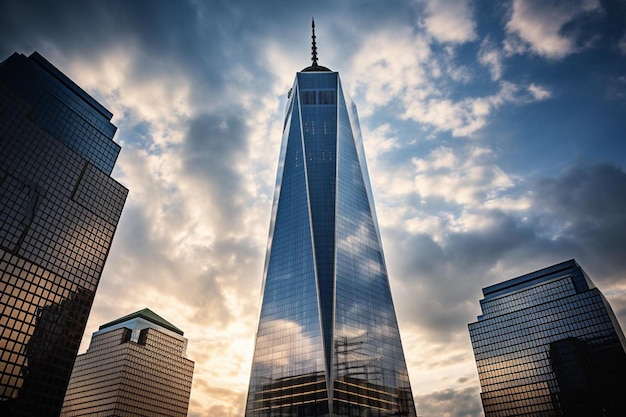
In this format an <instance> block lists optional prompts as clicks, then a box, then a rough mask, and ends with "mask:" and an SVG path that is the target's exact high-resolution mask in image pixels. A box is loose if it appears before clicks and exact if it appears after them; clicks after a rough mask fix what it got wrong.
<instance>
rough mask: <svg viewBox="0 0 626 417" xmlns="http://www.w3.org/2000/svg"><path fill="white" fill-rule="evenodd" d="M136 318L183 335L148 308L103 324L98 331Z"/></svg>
mask: <svg viewBox="0 0 626 417" xmlns="http://www.w3.org/2000/svg"><path fill="white" fill-rule="evenodd" d="M136 318H142V319H146V320H148V321H149V322H151V323H154V324H156V325H159V326H161V327H165V328H166V329H168V330H171V331H173V332H174V333H178V334H179V335H181V336H183V335H184V333H183V331H182V330H180V329H179V328H178V327H176V326H174V325H173V324H172V323H170V322H169V321H167V320H165V319H164V318H163V317H161V316H159V315H158V314H157V313H155V312H154V311H152V310H150V309H149V308H144V309H143V310H139V311H136V312H134V313H131V314H129V315H127V316H124V317H120V318H119V319H116V320H113V321H110V322H108V323H105V324H103V325H102V326H100V327H99V329H98V330H102V329H106V328H107V327H111V326H115V325H116V324H119V323H123V322H125V321H129V320H132V319H136Z"/></svg>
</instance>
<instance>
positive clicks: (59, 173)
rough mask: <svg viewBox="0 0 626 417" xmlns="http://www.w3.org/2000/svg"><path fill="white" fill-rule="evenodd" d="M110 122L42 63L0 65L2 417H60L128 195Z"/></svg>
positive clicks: (13, 60) (26, 60) (19, 58)
mask: <svg viewBox="0 0 626 417" xmlns="http://www.w3.org/2000/svg"><path fill="white" fill-rule="evenodd" d="M111 117H112V114H111V113H110V112H109V111H107V110H106V109H105V108H104V107H102V106H101V105H100V104H98V103H97V102H96V101H95V100H94V99H93V98H91V97H90V96H89V95H87V94H86V93H85V92H84V91H83V90H81V89H80V88H79V87H78V86H77V85H76V84H74V83H73V82H72V81H71V80H70V79H69V78H67V77H66V76H65V75H63V74H62V73H61V72H60V71H59V70H57V69H56V68H55V67H54V66H52V64H50V63H49V62H48V61H46V60H45V59H44V58H43V57H42V56H41V55H39V54H38V53H36V52H35V53H33V54H32V55H30V56H29V57H26V56H24V55H21V54H17V53H16V54H13V55H12V56H11V57H9V58H7V59H6V60H5V61H3V62H2V63H0V415H2V416H36V417H45V416H55V417H56V416H58V415H59V412H60V410H61V405H62V404H63V397H64V395H65V390H66V387H67V383H68V380H69V377H70V373H71V371H72V365H73V364H74V359H75V358H76V354H77V353H78V347H79V344H80V341H81V338H82V335H83V332H84V330H85V325H86V323H87V317H88V316H89V310H90V309H91V305H92V302H93V299H94V295H95V291H96V288H97V287H98V281H99V280H100V275H101V274H102V269H103V267H104V262H105V260H106V258H107V255H108V252H109V247H110V245H111V240H112V239H113V234H114V233H115V229H116V227H117V222H118V219H119V217H120V214H121V211H122V207H123V206H124V202H125V200H126V195H127V194H128V190H126V189H125V188H124V187H123V186H121V185H120V184H118V183H117V182H116V181H114V180H113V179H112V178H111V177H110V175H111V170H112V169H113V165H114V164H115V160H116V158H117V155H118V153H119V151H120V147H119V146H118V145H117V144H116V143H114V142H113V135H114V134H115V130H116V127H115V126H113V125H112V124H111V122H110V120H111Z"/></svg>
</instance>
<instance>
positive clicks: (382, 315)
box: [246, 26, 415, 417]
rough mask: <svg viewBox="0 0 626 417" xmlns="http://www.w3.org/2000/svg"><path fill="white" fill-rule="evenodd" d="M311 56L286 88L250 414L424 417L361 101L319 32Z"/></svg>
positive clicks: (255, 416) (265, 416) (256, 416)
mask: <svg viewBox="0 0 626 417" xmlns="http://www.w3.org/2000/svg"><path fill="white" fill-rule="evenodd" d="M313 30H314V26H313ZM312 58H313V59H312V61H313V62H312V65H311V66H310V67H308V68H305V69H304V70H302V71H301V72H299V73H297V75H296V79H295V82H294V85H293V88H292V89H291V90H290V92H289V94H288V102H287V109H286V112H285V121H284V128H283V139H282V146H281V151H280V161H279V165H278V176H277V181H276V190H275V196H274V203H273V210H272V218H271V223H270V233H269V240H268V246H267V255H266V262H265V270H264V283H263V296H262V304H261V312H260V319H259V328H258V332H257V339H256V348H255V352H254V359H253V363H252V374H251V378H250V388H249V391H248V399H247V404H246V416H247V417H262V416H263V417H272V416H293V417H296V416H297V417H300V416H329V417H330V416H333V417H336V416H351V417H352V416H355V417H356V416H368V417H369V416H377V417H378V416H380V417H382V416H391V415H404V416H415V406H414V404H413V396H412V394H411V387H410V384H409V378H408V373H407V368H406V364H405V360H404V354H403V351H402V344H401V341H400V334H399V332H398V325H397V322H396V316H395V311H394V308H393V302H392V299H391V292H390V288H389V280H388V276H387V269H386V267H385V260H384V256H383V251H382V246H381V241H380V233H379V229H378V224H377V221H376V215H375V211H374V201H373V199H372V192H371V187H370V183H369V178H368V174H367V167H366V163H365V155H364V152H363V145H362V142H361V131H360V128H359V122H358V118H357V113H356V107H355V106H354V104H353V103H352V101H351V100H350V98H349V96H348V94H347V93H346V92H345V91H344V90H343V87H342V84H341V80H340V77H339V74H338V73H337V72H333V71H331V70H329V69H328V68H326V67H322V66H320V65H318V63H317V51H316V46H315V31H313V57H312Z"/></svg>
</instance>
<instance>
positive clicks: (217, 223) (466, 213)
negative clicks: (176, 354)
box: [0, 0, 626, 417]
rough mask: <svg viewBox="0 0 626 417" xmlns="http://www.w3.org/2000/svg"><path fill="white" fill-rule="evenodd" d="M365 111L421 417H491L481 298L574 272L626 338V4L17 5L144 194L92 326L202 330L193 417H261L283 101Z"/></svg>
mask: <svg viewBox="0 0 626 417" xmlns="http://www.w3.org/2000/svg"><path fill="white" fill-rule="evenodd" d="M311 16H315V19H316V26H317V41H318V51H319V58H320V64H321V65H324V66H327V67H329V68H331V69H333V70H336V71H339V72H340V73H341V75H342V80H343V82H344V85H346V86H347V88H348V89H349V91H350V94H351V95H352V98H353V99H354V101H355V103H356V104H357V106H358V109H359V114H360V119H361V124H362V129H363V139H364V144H365V148H366V154H367V157H368V163H369V168H370V176H371V180H372V186H373V191H374V196H375V200H376V206H377V212H378V215H379V223H380V226H381V228H382V240H383V245H384V249H385V255H386V258H387V262H388V269H389V272H390V280H391V287H392V292H393V294H394V298H395V304H396V310H397V314H398V321H399V325H400V331H401V335H402V339H403V343H404V349H405V354H406V356H407V362H408V366H409V374H410V377H411V382H412V387H413V393H414V395H415V397H416V404H417V408H418V414H420V415H422V416H425V417H427V416H443V417H445V416H481V415H482V407H481V405H480V397H479V392H480V387H479V383H478V377H477V373H476V368H475V365H474V361H473V354H472V350H471V346H470V341H469V335H468V332H467V324H468V323H469V322H472V321H475V320H476V315H477V314H479V313H480V310H479V305H478V300H479V299H480V298H481V288H482V287H484V286H487V285H490V284H493V283H495V282H498V281H502V280H505V279H508V278H512V277H515V276H517V275H520V274H523V273H527V272H530V271H533V270H536V269H539V268H542V267H545V266H549V265H551V264H553V263H557V262H560V261H564V260H567V259H571V258H575V259H576V260H577V261H578V262H579V263H580V264H581V265H582V267H583V268H584V269H585V270H586V271H587V273H588V274H589V275H590V276H591V277H592V279H593V280H594V282H595V283H596V285H597V286H598V287H599V288H600V289H601V290H602V291H603V292H604V294H605V295H606V296H607V297H608V299H609V301H610V302H611V304H612V305H613V308H614V310H615V312H616V313H617V315H618V317H619V319H620V322H621V324H622V326H623V327H624V325H626V242H625V239H624V235H625V232H626V134H625V132H626V31H625V27H626V25H625V23H624V22H626V2H625V1H624V0H608V1H599V0H572V1H558V0H550V1H545V0H512V1H501V2H494V1H487V0H484V1H455V0H445V1H444V0H441V1H435V0H392V1H375V0H366V1H365V0H362V1H356V0H342V1H328V0H320V1H315V2H313V1H306V2H301V1H280V0H270V1H263V2H261V1H258V0H234V1H229V0H216V1H210V0H207V1H202V0H193V1H182V0H181V1H170V2H165V1H127V0H120V1H116V0H113V1H84V0H81V1H75V2H74V1H63V2H48V1H42V2H37V1H29V0H25V1H20V2H17V1H12V0H0V59H4V58H5V57H7V56H9V55H10V54H11V53H13V52H15V51H17V52H21V53H24V54H30V53H31V52H33V51H35V50H36V51H38V52H40V53H41V54H42V55H43V56H44V57H46V58H47V59H48V60H50V61H51V62H52V63H53V64H54V65H56V66H57V67H58V68H59V69H60V70H62V71H63V72H64V73H65V74H67V75H68V76H69V77H70V78H72V79H73V80H74V81H75V82H76V83H78V84H79V85H80V86H82V87H83V88H84V89H85V90H86V91H88V92H89V93H90V94H91V95H93V96H94V97H95V98H96V99H97V100H99V101H100V102H101V103H102V104H103V105H105V107H107V108H108V109H109V110H111V111H112V112H113V113H114V114H115V116H114V118H113V122H114V124H115V125H117V126H118V133H117V135H116V141H117V142H118V143H119V144H121V145H122V152H121V154H120V157H119V159H118V161H117V166H116V168H115V170H114V174H113V176H114V177H115V178H116V179H117V180H118V181H119V182H121V183H122V184H124V185H125V186H126V187H128V188H129V189H130V194H129V197H128V200H127V202H126V207H125V209H124V213H123V214H122V218H121V220H120V224H119V227H118V230H117V234H116V237H115V240H114V243H113V246H112V248H111V252H110V256H109V259H108V263H107V266H106V269H105V272H104V274H103V277H102V280H101V283H100V288H99V289H98V293H97V295H96V299H95V303H94V307H93V310H92V313H91V317H90V319H89V323H88V325H87V331H86V333H85V336H84V339H83V345H82V347H81V352H84V350H86V348H87V346H88V343H89V339H90V337H91V333H92V332H93V331H95V330H97V327H98V326H99V325H100V324H102V323H104V322H107V321H110V320H112V319H115V318H117V317H120V316H122V315H125V314H128V313H130V312H133V311H136V310H139V309H142V308H144V307H149V308H151V309H153V310H154V311H155V312H157V313H158V314H160V315H162V316H163V317H164V318H166V319H168V320H169V321H171V322H172V323H174V324H175V325H177V326H178V327H180V328H181V329H183V330H184V331H185V335H186V336H187V337H188V338H189V348H188V356H189V357H190V358H191V359H193V360H194V361H195V362H196V371H195V375H194V382H193V388H192V393H191V404H190V413H189V415H190V416H194V417H196V416H216V417H217V416H224V417H230V416H232V417H234V416H241V415H242V413H243V409H244V406H245V401H244V398H245V394H246V391H247V384H248V378H249V372H250V366H251V360H252V350H253V345H254V336H255V331H256V325H257V318H258V308H259V301H260V299H259V293H260V289H261V279H262V269H263V259H264V251H265V245H266V240H267V234H268V227H269V218H270V210H271V198H272V193H273V189H272V187H273V184H274V179H275V175H276V165H277V161H278V151H279V146H280V138H281V118H282V113H283V110H284V106H285V99H286V93H287V91H288V89H289V88H290V87H291V84H292V82H293V77H294V74H295V72H296V71H299V70H301V69H303V68H304V67H306V66H308V65H309V64H310V19H311Z"/></svg>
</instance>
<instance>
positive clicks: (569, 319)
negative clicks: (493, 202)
mask: <svg viewBox="0 0 626 417" xmlns="http://www.w3.org/2000/svg"><path fill="white" fill-rule="evenodd" d="M483 295H484V297H485V298H484V299H482V300H480V305H481V308H482V313H483V314H482V315H481V316H479V317H478V321H477V322H475V323H471V324H470V325H469V331H470V337H471V339H472V346H473V348H474V356H475V357H476V366H477V368H478V376H479V378H480V384H481V387H482V393H481V397H482V402H483V408H484V410H485V416H486V417H500V416H566V417H567V416H575V417H594V416H597V417H618V416H624V415H625V414H624V413H625V412H626V411H625V410H626V341H625V340H624V334H623V333H622V330H621V329H620V326H619V324H618V323H617V319H616V318H615V315H614V314H613V311H612V310H611V306H609V304H608V302H607V301H606V299H605V298H604V296H603V295H602V294H601V293H600V291H599V290H598V289H597V288H595V286H594V285H593V283H592V282H591V280H590V279H589V277H588V276H587V274H586V273H585V271H583V270H582V269H581V267H580V266H579V265H578V264H577V263H576V261H574V260H570V261H567V262H563V263H560V264H558V265H554V266H551V267H548V268H545V269H542V270H539V271H536V272H532V273H530V274H527V275H523V276H521V277H517V278H513V279H511V280H508V281H505V282H502V283H500V284H496V285H492V286H490V287H487V288H484V289H483Z"/></svg>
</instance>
